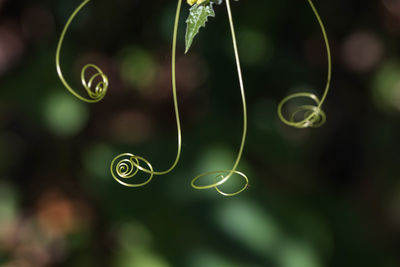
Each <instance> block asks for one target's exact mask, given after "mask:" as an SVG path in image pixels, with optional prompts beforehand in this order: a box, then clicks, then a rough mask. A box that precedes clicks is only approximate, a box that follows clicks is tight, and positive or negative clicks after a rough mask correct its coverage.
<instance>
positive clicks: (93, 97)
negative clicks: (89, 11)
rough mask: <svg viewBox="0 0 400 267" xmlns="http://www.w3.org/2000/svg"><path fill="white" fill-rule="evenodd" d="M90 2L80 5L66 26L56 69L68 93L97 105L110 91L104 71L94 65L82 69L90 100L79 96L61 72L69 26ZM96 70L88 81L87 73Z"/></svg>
mask: <svg viewBox="0 0 400 267" xmlns="http://www.w3.org/2000/svg"><path fill="white" fill-rule="evenodd" d="M89 2H90V0H85V1H83V2H82V4H80V5H79V6H78V7H77V8H76V9H75V11H74V12H73V13H72V15H71V16H70V17H69V19H68V21H67V23H66V24H65V26H64V29H63V31H62V33H61V36H60V40H59V41H58V45H57V51H56V68H57V74H58V77H59V78H60V80H61V82H62V83H63V84H64V86H65V87H66V88H67V89H68V91H69V92H70V93H71V94H73V95H74V96H76V97H77V98H78V99H80V100H82V101H84V102H87V103H95V102H99V101H100V100H102V99H103V98H104V96H105V95H106V93H107V89H108V85H109V82H108V78H107V76H106V75H105V74H104V73H103V71H102V70H101V69H100V68H99V67H98V66H96V65H94V64H87V65H85V66H84V67H83V68H82V71H81V82H82V85H83V87H84V88H85V90H86V93H87V94H88V96H89V98H86V97H83V96H81V95H80V94H78V93H77V92H76V91H75V90H74V89H72V87H71V86H70V85H69V84H68V82H67V81H66V80H65V78H64V75H63V73H62V71H61V65H60V54H61V48H62V45H63V43H64V39H65V35H66V33H67V31H68V28H69V26H70V25H71V23H72V21H73V20H74V18H75V17H76V15H78V13H79V11H81V9H82V8H84V7H85V6H86V5H87V4H88V3H89ZM90 69H92V70H94V71H95V74H93V75H92V76H91V77H90V78H89V79H87V77H86V76H87V75H86V72H87V71H88V70H90Z"/></svg>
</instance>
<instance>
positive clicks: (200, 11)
mask: <svg viewBox="0 0 400 267" xmlns="http://www.w3.org/2000/svg"><path fill="white" fill-rule="evenodd" d="M188 3H189V4H194V3H195V4H194V5H193V7H192V8H191V9H190V15H189V18H188V20H187V21H186V23H187V24H188V27H187V32H186V52H187V51H188V49H189V47H190V45H191V43H192V40H193V38H194V36H196V34H197V33H198V30H199V28H200V27H202V26H204V25H205V22H206V21H207V17H209V16H212V17H213V16H215V13H214V10H213V4H214V3H217V4H221V3H222V0H216V1H203V0H198V1H197V2H196V1H190V0H188ZM225 3H226V9H227V13H228V19H229V25H230V31H231V35H232V45H233V50H234V54H235V61H236V67H237V73H238V78H239V86H240V93H241V97H242V106H243V132H242V139H241V143H240V148H239V152H238V154H237V157H236V161H235V163H234V164H233V167H232V169H230V170H218V171H210V172H205V173H202V174H200V175H198V176H196V177H195V178H193V180H192V182H191V185H192V187H193V188H195V189H199V190H203V189H212V188H214V189H215V190H216V191H217V192H218V193H220V194H222V195H224V196H235V195H237V194H239V193H241V192H243V191H244V190H246V188H247V187H248V184H249V179H248V178H247V176H246V175H245V174H244V173H242V172H240V171H237V168H238V166H239V163H240V161H241V158H242V155H243V150H244V145H245V142H246V136H247V104H246V96H245V90H244V84H243V77H242V70H241V66H240V59H239V52H238V47H237V41H236V34H235V27H234V23H233V18H232V11H231V5H230V1H229V0H225ZM193 13H194V14H193ZM199 21H200V22H199ZM234 175H236V176H239V177H241V178H242V179H243V180H244V183H243V187H241V188H240V189H239V190H237V191H236V192H232V193H227V192H224V191H223V190H222V189H221V188H220V186H222V185H223V184H224V183H226V182H227V181H228V180H229V179H231V178H232V176H234ZM210 176H214V181H215V182H213V183H211V184H207V185H199V184H198V183H197V182H198V181H199V180H200V179H202V178H205V177H210Z"/></svg>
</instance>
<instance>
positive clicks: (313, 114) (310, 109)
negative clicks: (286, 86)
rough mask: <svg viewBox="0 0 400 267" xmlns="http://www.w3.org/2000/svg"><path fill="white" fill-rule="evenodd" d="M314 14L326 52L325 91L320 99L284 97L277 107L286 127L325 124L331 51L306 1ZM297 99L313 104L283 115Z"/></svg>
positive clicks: (318, 19)
mask: <svg viewBox="0 0 400 267" xmlns="http://www.w3.org/2000/svg"><path fill="white" fill-rule="evenodd" d="M307 1H308V3H309V4H310V6H311V9H312V10H313V12H314V15H315V17H316V19H317V21H318V23H319V25H320V27H321V31H322V35H323V37H324V41H325V46H326V52H327V57H328V77H327V82H326V86H325V91H324V94H323V96H322V98H321V99H319V98H318V97H317V96H316V95H314V94H312V93H295V94H292V95H289V96H287V97H285V98H284V99H283V100H282V101H281V102H280V103H279V105H278V116H279V118H280V119H281V120H282V121H283V122H284V123H285V124H287V125H289V126H292V127H296V128H307V127H314V128H316V127H320V126H322V125H323V124H324V123H325V122H326V115H325V112H324V111H323V110H322V109H321V107H322V105H323V103H324V102H325V99H326V97H327V95H328V92H329V88H330V84H331V77H332V57H331V49H330V45H329V40H328V36H327V34H326V30H325V26H324V24H323V22H322V20H321V17H320V15H319V14H318V11H317V9H316V8H315V6H314V4H313V2H312V0H307ZM298 98H308V99H311V100H312V101H313V102H314V105H301V106H298V107H296V108H295V109H294V111H292V112H291V114H289V115H288V116H284V115H283V108H284V106H285V105H286V104H288V102H289V101H291V100H293V99H298Z"/></svg>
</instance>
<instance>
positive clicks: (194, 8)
mask: <svg viewBox="0 0 400 267" xmlns="http://www.w3.org/2000/svg"><path fill="white" fill-rule="evenodd" d="M235 1H237V0H235ZM307 1H308V3H309V5H310V7H311V9H312V11H313V12H314V15H315V17H316V19H317V21H318V23H319V25H320V28H321V30H322V34H323V37H324V41H325V46H326V51H327V57H328V77H327V82H326V87H325V91H324V94H323V96H322V98H321V99H319V98H318V97H317V96H316V95H314V94H312V93H306V92H304V93H295V94H291V95H289V96H287V97H286V98H284V99H283V100H282V101H281V102H280V103H279V105H278V115H279V118H280V119H281V120H282V121H283V122H284V123H285V124H287V125H289V126H293V127H296V128H307V127H319V126H321V125H323V124H324V123H325V122H326V115H325V113H324V111H323V110H322V109H321V107H322V105H323V103H324V101H325V100H326V97H327V95H328V92H329V88H330V82H331V75H332V60H331V51H330V45H329V41H328V37H327V34H326V30H325V26H324V24H323V22H322V20H321V18H320V16H319V14H318V12H317V10H316V8H315V6H314V4H313V1H312V0H307ZM89 2H90V0H84V1H83V3H82V4H80V5H79V6H78V7H77V8H76V9H75V11H74V12H73V13H72V15H71V16H70V18H69V19H68V21H67V23H66V25H65V27H64V29H63V31H62V33H61V37H60V40H59V43H58V46H57V51H56V68H57V73H58V76H59V78H60V79H61V81H62V83H63V84H64V86H65V87H66V88H67V89H68V90H69V91H70V92H71V93H72V94H73V95H74V96H76V97H77V98H79V99H80V100H82V101H85V102H88V103H94V102H98V101H100V100H101V99H103V97H104V96H105V94H106V92H107V89H108V86H109V82H108V78H107V76H106V75H105V74H104V73H103V72H102V71H101V69H100V68H99V67H97V66H96V65H94V64H87V65H85V66H84V67H83V69H82V71H81V81H82V85H83V87H84V88H85V90H86V92H87V94H88V96H89V98H86V97H83V96H81V95H80V94H78V93H76V91H75V90H73V89H72V87H71V86H70V85H69V84H68V83H67V82H66V80H65V79H64V76H63V74H62V71H61V66H60V54H61V49H62V45H63V42H64V39H65V35H66V33H67V31H68V28H69V26H70V24H71V23H72V21H73V20H74V18H75V17H76V16H77V14H78V13H79V12H80V10H81V9H82V8H83V7H84V6H86V5H87V4H88V3H89ZM222 2H223V0H187V3H188V4H189V5H190V6H191V8H190V12H189V17H188V19H187V20H186V23H187V28H186V36H185V53H187V52H188V51H189V49H190V47H191V45H192V43H193V40H194V38H195V37H196V36H197V34H198V33H199V31H200V28H202V27H205V25H206V22H207V21H208V18H209V17H215V12H214V8H213V5H214V4H217V5H221V4H222ZM225 4H226V10H227V14H228V19H229V26H230V32H231V36H232V45H233V51H234V57H235V63H236V68H237V75H238V80H239V87H240V93H241V100H242V108H243V110H242V112H243V130H242V138H241V142H240V146H239V151H238V153H237V156H236V160H235V162H234V164H233V166H232V168H231V169H229V170H216V171H209V172H205V173H202V174H199V175H198V176H196V177H194V178H193V179H192V181H191V186H192V187H193V188H195V189H198V190H204V189H215V190H216V191H217V192H218V193H220V194H222V195H224V196H235V195H237V194H239V193H241V192H243V191H244V190H245V189H246V188H247V187H248V184H249V179H248V177H247V176H246V175H245V174H244V173H243V172H240V171H238V166H239V164H240V161H241V159H242V156H243V151H244V146H245V143H246V136H247V124H248V122H247V104H246V96H245V89H244V83H243V77H242V70H241V65H240V58H239V52H238V45H237V40H236V34H235V27H234V23H233V18H232V11H231V4H230V0H225ZM181 7H182V0H178V4H177V9H176V14H175V23H174V30H173V41H172V59H171V69H172V71H171V80H172V93H173V103H174V111H175V119H176V127H177V139H178V140H177V152H176V157H175V160H174V162H173V163H172V165H171V166H170V167H169V168H168V169H167V170H165V171H155V170H154V168H153V166H152V164H151V163H150V162H149V161H148V160H147V159H145V158H143V157H141V156H138V155H135V154H132V153H123V154H120V155H118V156H116V157H115V158H114V159H113V160H112V162H111V166H110V171H111V175H112V177H113V178H114V179H115V180H116V181H117V182H118V183H120V184H122V185H124V186H127V187H140V186H144V185H146V184H148V183H149V182H150V181H151V180H152V179H153V177H154V176H155V175H165V174H168V173H170V172H171V171H172V170H174V169H175V167H176V166H177V164H178V162H179V160H180V157H181V150H182V130H181V122H180V115H179V107H178V97H177V88H176V46H177V34H178V25H179V17H180V12H181ZM89 69H93V70H95V71H96V73H95V74H94V75H92V76H91V77H90V78H89V79H88V80H87V79H86V72H87V70H89ZM99 79H100V81H99ZM96 81H97V83H96V84H95V82H96ZM296 98H308V99H311V100H312V101H313V102H314V103H315V105H301V106H298V107H296V108H295V110H294V111H293V112H292V113H291V114H290V115H288V117H286V116H284V115H283V108H284V107H285V106H286V105H287V104H288V102H290V101H292V100H294V99H296ZM299 114H303V117H302V118H301V119H298V117H299ZM139 172H143V173H145V174H147V179H145V180H144V181H139V182H131V181H132V180H131V179H132V178H135V177H136V175H137V174H138V173H139ZM233 176H236V177H239V178H241V179H242V180H243V181H244V183H243V186H242V187H240V188H239V189H238V190H237V191H235V192H225V191H223V190H222V189H221V186H222V185H223V184H225V183H226V182H227V181H228V180H230V179H231V178H232V177H233ZM206 177H208V178H213V182H211V183H208V184H205V185H204V184H202V183H199V181H200V180H203V179H205V178H206Z"/></svg>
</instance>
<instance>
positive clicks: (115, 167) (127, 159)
mask: <svg viewBox="0 0 400 267" xmlns="http://www.w3.org/2000/svg"><path fill="white" fill-rule="evenodd" d="M181 6H182V0H178V6H177V9H176V15H175V24H174V33H173V41H172V64H171V65H172V93H173V101H174V110H175V117H176V126H177V132H178V147H177V153H176V158H175V161H174V163H173V164H172V166H171V167H170V168H169V169H167V170H165V171H155V170H154V169H153V166H152V165H151V163H150V162H149V161H148V160H146V159H144V158H143V157H140V156H137V155H134V154H131V153H124V154H121V155H118V156H117V157H115V158H114V160H113V161H112V162H111V166H110V170H111V175H112V176H113V178H114V179H115V180H116V181H117V182H119V183H120V184H122V185H124V186H128V187H140V186H144V185H146V184H148V183H149V182H150V181H151V180H152V179H153V176H154V175H164V174H167V173H169V172H171V171H172V170H173V169H175V167H176V165H177V164H178V162H179V159H180V156H181V150H182V130H181V122H180V116H179V108H178V97H177V90H176V41H177V35H178V24H179V15H180V11H181ZM141 163H145V165H146V166H147V167H143V166H141ZM139 172H144V173H146V174H148V178H147V179H146V180H145V181H144V182H143V181H141V182H129V183H128V181H127V180H128V179H132V178H135V177H136V175H137V174H138V173H139ZM130 181H132V180H130Z"/></svg>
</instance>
